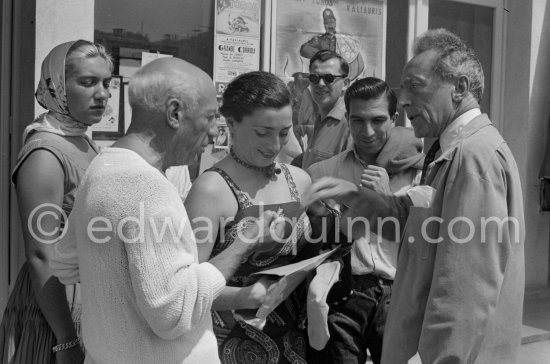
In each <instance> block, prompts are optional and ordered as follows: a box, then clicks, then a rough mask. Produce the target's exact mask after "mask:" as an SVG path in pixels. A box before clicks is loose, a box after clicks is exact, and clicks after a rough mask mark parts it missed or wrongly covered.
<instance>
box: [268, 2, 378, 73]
mask: <svg viewBox="0 0 550 364" xmlns="http://www.w3.org/2000/svg"><path fill="white" fill-rule="evenodd" d="M274 11H275V18H274V22H273V29H272V33H273V34H274V38H275V41H274V42H273V44H272V72H274V73H275V74H277V75H278V76H280V77H283V78H284V79H285V80H288V79H292V78H296V77H300V76H301V75H302V76H303V74H305V73H307V72H308V69H309V59H310V58H311V57H312V56H313V55H314V54H315V53H316V52H318V51H320V50H323V49H330V50H333V51H335V52H337V53H338V54H340V55H341V56H342V57H343V58H344V59H345V60H346V61H347V62H348V63H349V65H350V74H349V76H350V79H351V80H352V81H353V80H354V79H357V78H359V77H366V76H375V77H379V78H384V77H385V75H384V72H385V69H384V63H385V59H384V58H385V43H386V41H385V34H386V1H385V0H323V1H317V0H315V1H313V0H276V1H275V2H274Z"/></svg>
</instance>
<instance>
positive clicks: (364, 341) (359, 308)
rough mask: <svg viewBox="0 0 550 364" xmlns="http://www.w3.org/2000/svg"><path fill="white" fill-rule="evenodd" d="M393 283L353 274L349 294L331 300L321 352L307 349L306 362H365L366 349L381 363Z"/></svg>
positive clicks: (361, 363) (347, 363) (363, 363)
mask: <svg viewBox="0 0 550 364" xmlns="http://www.w3.org/2000/svg"><path fill="white" fill-rule="evenodd" d="M392 282H393V281H390V280H387V279H384V278H380V277H377V276H375V275H373V274H366V275H354V276H353V291H352V293H351V294H350V295H349V296H346V297H343V298H342V299H340V300H339V301H337V302H333V303H330V311H329V315H328V326H329V333H330V339H329V341H328V343H327V345H326V346H325V348H324V349H323V350H321V351H317V350H314V349H312V348H310V349H309V350H310V352H309V354H308V362H310V363H327V364H329V363H346V364H351V363H357V364H365V362H366V360H367V349H368V350H369V352H370V354H371V357H372V361H373V362H374V363H375V364H377V363H380V358H381V356H382V339H383V336H384V325H385V323H386V317H387V314H388V309H389V305H390V296H391V286H392Z"/></svg>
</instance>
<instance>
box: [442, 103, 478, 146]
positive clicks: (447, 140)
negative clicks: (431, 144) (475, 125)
mask: <svg viewBox="0 0 550 364" xmlns="http://www.w3.org/2000/svg"><path fill="white" fill-rule="evenodd" d="M479 115H481V110H480V109H479V108H474V109H471V110H468V111H466V112H465V113H464V114H462V115H460V116H459V117H457V118H456V119H454V120H453V121H452V122H451V123H450V124H449V125H448V126H447V127H446V128H445V130H443V133H442V134H441V137H440V138H439V144H440V145H441V154H443V153H445V152H446V151H448V150H449V149H451V147H452V146H453V145H454V144H455V143H456V142H457V141H459V140H460V139H461V137H462V131H463V130H464V127H465V126H466V125H468V123H469V122H470V121H472V120H473V119H475V118H476V117H477V116H479Z"/></svg>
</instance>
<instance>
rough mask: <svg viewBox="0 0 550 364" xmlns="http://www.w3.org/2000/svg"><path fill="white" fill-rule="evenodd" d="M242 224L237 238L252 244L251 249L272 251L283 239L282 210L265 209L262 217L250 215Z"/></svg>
mask: <svg viewBox="0 0 550 364" xmlns="http://www.w3.org/2000/svg"><path fill="white" fill-rule="evenodd" d="M241 224H242V229H241V230H239V232H238V233H237V239H239V240H240V241H241V242H242V243H246V244H250V248H249V250H250V251H256V252H263V251H270V250H272V249H273V248H274V247H275V246H276V245H277V244H279V243H281V242H282V241H283V233H284V218H283V217H282V216H281V212H280V211H279V212H275V211H269V210H268V211H264V213H263V214H262V216H260V218H255V217H249V218H246V219H243V220H241Z"/></svg>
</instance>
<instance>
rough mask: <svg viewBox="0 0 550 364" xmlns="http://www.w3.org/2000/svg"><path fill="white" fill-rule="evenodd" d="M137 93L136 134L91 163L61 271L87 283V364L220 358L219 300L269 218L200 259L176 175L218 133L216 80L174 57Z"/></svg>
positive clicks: (156, 67) (136, 86) (143, 76)
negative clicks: (169, 173) (215, 315)
mask: <svg viewBox="0 0 550 364" xmlns="http://www.w3.org/2000/svg"><path fill="white" fill-rule="evenodd" d="M129 95H130V104H131V106H132V122H131V125H130V127H129V129H128V133H127V134H126V135H125V136H124V137H122V138H121V139H120V140H118V141H117V142H116V143H115V144H114V145H113V146H112V147H110V148H105V149H104V150H103V151H102V152H101V153H100V154H99V155H98V156H97V157H96V158H95V159H94V161H93V162H92V163H91V164H90V167H89V169H88V174H87V175H86V178H85V179H84V181H83V182H82V185H81V189H80V191H79V193H78V195H77V198H76V202H75V204H74V208H73V211H72V213H71V216H70V218H69V221H68V224H67V226H68V227H67V229H66V230H67V233H66V235H65V238H64V239H63V240H62V241H61V242H59V243H58V245H57V247H56V252H57V253H56V257H55V259H54V263H53V268H54V270H55V272H56V275H57V276H58V277H59V279H60V281H61V282H63V283H65V284H68V283H73V282H78V281H80V282H81V287H82V302H83V305H82V311H83V312H82V333H83V339H84V345H85V347H86V361H85V363H132V364H135V363H198V362H204V363H219V359H218V354H217V353H218V350H217V344H216V338H215V336H214V333H213V331H212V321H211V316H210V308H211V304H212V302H213V301H214V299H215V298H216V297H217V296H218V295H219V294H220V293H221V292H222V290H223V288H224V287H225V283H226V279H228V278H229V277H230V276H231V275H232V274H233V273H234V271H235V269H236V268H237V267H238V265H239V263H240V261H241V259H242V257H243V255H244V254H249V253H251V251H252V250H255V249H258V248H260V247H261V246H262V244H260V243H257V242H256V240H253V239H248V238H251V237H252V235H254V236H256V235H257V232H258V231H257V229H258V228H259V225H253V226H252V227H250V228H249V229H248V230H245V231H243V232H242V234H240V235H239V237H238V239H236V240H235V243H234V244H232V245H231V246H230V247H228V248H227V249H226V250H225V251H224V252H222V253H220V254H219V255H217V256H216V257H215V258H213V259H211V260H210V261H209V262H205V263H201V264H199V263H198V260H197V247H196V241H195V237H194V235H193V231H192V229H191V225H190V224H189V221H188V217H187V213H186V211H185V208H184V206H183V204H182V201H181V199H180V197H179V195H178V191H177V190H176V189H175V188H174V187H173V186H172V185H171V184H170V182H169V181H168V180H167V179H166V178H165V175H164V171H165V170H166V169H167V168H168V167H170V166H174V165H179V164H189V163H190V162H192V161H193V160H195V158H196V156H197V153H198V152H200V151H201V149H203V148H204V147H205V146H206V145H207V143H208V135H214V134H215V132H216V128H215V124H214V120H215V115H216V113H217V102H216V93H215V90H214V87H213V84H212V80H211V79H210V77H209V76H208V75H207V74H206V73H204V72H203V71H201V70H200V69H199V68H197V67H195V66H193V65H191V64H189V63H187V62H185V61H183V60H180V59H177V58H164V59H160V60H156V61H153V62H151V63H149V64H147V65H146V66H144V67H143V68H142V69H140V70H139V71H138V72H136V74H135V75H134V77H133V78H132V82H131V83H130V90H129ZM269 221H270V218H269V217H267V215H266V218H265V219H264V221H262V222H259V223H263V222H266V223H267V222H269ZM216 223H217V222H216ZM267 230H269V229H267ZM77 255H78V256H77Z"/></svg>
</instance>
